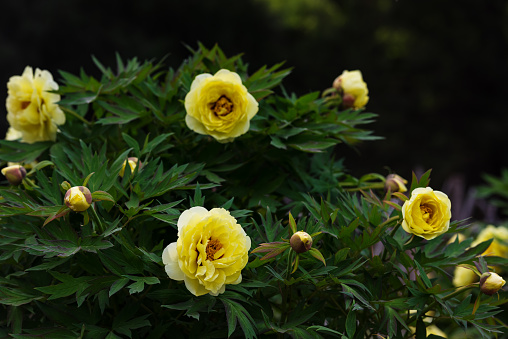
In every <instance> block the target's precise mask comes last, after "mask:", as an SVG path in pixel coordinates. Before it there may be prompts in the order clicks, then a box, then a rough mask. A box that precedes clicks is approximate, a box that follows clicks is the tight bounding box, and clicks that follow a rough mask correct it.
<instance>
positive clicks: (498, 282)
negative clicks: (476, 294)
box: [480, 272, 506, 295]
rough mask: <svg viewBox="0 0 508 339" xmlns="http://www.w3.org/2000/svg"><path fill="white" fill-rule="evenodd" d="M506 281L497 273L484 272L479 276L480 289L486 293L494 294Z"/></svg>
mask: <svg viewBox="0 0 508 339" xmlns="http://www.w3.org/2000/svg"><path fill="white" fill-rule="evenodd" d="M505 283H506V281H504V279H503V278H501V277H500V276H499V274H497V273H492V272H485V273H483V274H482V275H481V277H480V290H481V291H482V292H483V293H484V294H486V295H493V294H496V293H497V292H498V291H499V290H500V289H501V287H503V286H504V284H505Z"/></svg>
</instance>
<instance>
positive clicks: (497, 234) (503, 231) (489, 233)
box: [471, 225, 508, 258]
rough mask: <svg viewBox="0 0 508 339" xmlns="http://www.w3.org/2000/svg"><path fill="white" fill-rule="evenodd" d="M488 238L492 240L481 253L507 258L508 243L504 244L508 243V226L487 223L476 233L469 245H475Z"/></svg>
mask: <svg viewBox="0 0 508 339" xmlns="http://www.w3.org/2000/svg"><path fill="white" fill-rule="evenodd" d="M489 239H494V240H492V243H491V244H490V246H489V247H488V248H487V249H486V250H485V252H483V253H482V255H484V256H497V257H503V258H508V245H506V244H507V243H508V228H506V227H502V226H501V227H494V226H492V225H489V226H487V227H485V228H484V229H483V230H482V231H481V232H480V233H479V234H478V236H477V237H476V239H475V241H473V242H472V243H471V246H476V245H478V244H480V243H482V242H484V241H487V240H489Z"/></svg>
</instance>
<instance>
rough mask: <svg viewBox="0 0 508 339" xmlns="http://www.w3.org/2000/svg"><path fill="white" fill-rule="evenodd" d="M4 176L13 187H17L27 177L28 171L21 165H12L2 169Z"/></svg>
mask: <svg viewBox="0 0 508 339" xmlns="http://www.w3.org/2000/svg"><path fill="white" fill-rule="evenodd" d="M2 174H3V175H4V176H5V177H6V178H7V180H8V181H9V183H10V184H11V185H13V186H17V185H19V184H21V182H22V181H23V179H24V178H25V177H26V169H25V168H24V167H23V166H21V165H12V166H8V167H4V168H2Z"/></svg>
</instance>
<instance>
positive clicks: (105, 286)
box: [0, 45, 508, 338]
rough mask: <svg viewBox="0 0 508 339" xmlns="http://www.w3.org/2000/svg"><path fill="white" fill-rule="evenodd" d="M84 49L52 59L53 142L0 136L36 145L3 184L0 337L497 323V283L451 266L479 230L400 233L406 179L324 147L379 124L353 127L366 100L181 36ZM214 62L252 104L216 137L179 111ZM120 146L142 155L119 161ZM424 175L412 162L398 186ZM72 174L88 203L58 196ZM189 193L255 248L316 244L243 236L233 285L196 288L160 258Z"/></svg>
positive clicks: (478, 328) (362, 136)
mask: <svg viewBox="0 0 508 339" xmlns="http://www.w3.org/2000/svg"><path fill="white" fill-rule="evenodd" d="M94 62H95V64H96V65H97V67H98V68H99V69H100V71H101V73H102V76H101V78H100V79H96V78H94V77H93V76H90V75H88V74H87V73H85V71H81V72H80V74H79V75H74V74H70V73H67V72H63V71H62V72H60V75H61V77H62V82H61V84H62V86H61V87H60V90H59V93H60V94H61V95H62V98H63V99H62V101H61V102H60V105H61V107H62V109H63V110H64V111H65V112H66V115H67V122H66V124H65V125H63V126H61V127H60V133H59V134H58V139H57V141H56V142H54V143H53V142H39V143H35V144H24V143H20V142H17V141H0V159H1V160H2V161H3V162H7V161H18V162H23V163H25V164H28V163H30V162H32V161H33V160H38V161H39V163H38V165H36V166H35V167H34V168H33V169H32V170H31V171H30V172H29V173H28V175H27V178H26V179H25V180H24V181H23V185H22V186H19V187H9V186H7V183H6V182H4V184H5V185H4V186H2V187H1V188H0V196H1V197H2V199H1V200H0V217H1V219H0V227H1V233H0V261H1V266H0V270H1V275H0V304H1V305H2V306H1V308H0V315H1V316H0V337H6V336H8V335H11V336H13V337H15V338H26V337H29V336H30V337H31V336H41V337H44V336H46V337H52V338H60V337H62V338H64V337H65V338H66V337H80V338H125V337H128V338H141V337H143V338H145V337H146V338H163V337H166V336H167V333H168V331H171V336H172V337H174V338H179V337H182V338H187V337H210V338H212V337H221V338H223V337H242V336H245V337H247V338H253V337H260V336H269V335H272V336H278V337H283V336H287V335H289V336H291V337H295V338H320V337H339V338H364V337H369V338H377V337H385V338H387V337H390V338H408V337H410V336H412V335H413V334H412V331H413V329H412V328H416V337H417V338H422V337H425V326H426V325H425V323H424V321H423V319H424V318H425V316H426V313H427V311H434V312H435V313H434V315H433V322H434V323H437V324H438V325H440V326H441V325H445V326H447V327H444V326H442V328H443V329H446V330H447V331H452V330H454V329H455V328H459V327H460V328H463V329H468V330H473V331H474V333H475V334H476V335H479V336H481V337H483V338H490V337H491V336H492V335H493V334H494V333H504V334H506V326H505V325H504V324H503V323H502V322H501V321H500V320H499V318H498V315H499V313H500V312H502V310H503V307H505V306H504V304H505V303H506V301H507V300H508V299H507V298H506V292H504V291H500V293H499V294H498V295H494V296H492V297H488V296H484V295H481V294H480V293H479V289H478V288H477V286H478V284H472V285H469V286H466V287H463V288H460V289H457V288H454V287H453V286H452V285H451V281H450V278H449V276H450V272H451V269H452V268H453V267H455V266H457V265H459V264H470V265H471V264H473V262H474V261H475V260H476V258H477V257H478V256H479V255H480V254H481V253H483V252H484V251H485V249H486V248H487V247H488V245H489V242H484V243H481V244H479V245H477V246H475V247H469V246H470V244H471V240H467V241H464V242H461V243H459V242H458V241H455V242H452V243H449V244H448V243H447V241H448V239H449V237H450V235H451V234H452V233H454V232H457V231H458V230H461V229H463V228H464V227H465V226H464V225H463V223H461V222H459V221H454V222H453V223H452V226H451V227H450V229H449V231H448V232H447V234H444V235H442V236H439V237H437V238H435V239H433V240H431V241H426V240H424V239H421V238H418V237H411V235H409V234H407V233H405V232H404V231H403V230H402V228H401V227H400V223H401V212H400V205H401V203H402V201H401V200H399V199H405V196H404V195H403V194H400V193H393V194H392V193H391V192H385V191H384V182H383V180H384V178H383V176H381V175H379V174H368V175H364V176H362V177H360V178H356V177H355V176H353V175H352V174H350V173H348V172H347V169H346V167H345V164H344V159H342V158H340V157H338V156H337V154H340V148H341V147H345V146H346V145H349V146H351V145H355V144H356V143H358V142H362V141H366V140H375V139H376V137H374V136H373V135H372V133H371V131H370V130H368V129H365V128H364V125H365V124H368V123H370V122H372V121H373V119H374V117H375V115H374V114H372V113H368V112H365V111H364V110H361V109H360V110H351V109H349V110H341V109H340V106H338V105H337V104H336V102H334V100H330V98H328V97H324V96H322V95H321V93H320V92H312V93H308V94H305V95H303V96H297V95H295V94H290V93H287V92H286V91H285V90H284V87H283V85H282V82H283V80H284V78H285V77H286V76H287V75H288V74H289V72H290V70H289V69H285V68H283V64H282V63H281V64H277V65H274V66H271V67H268V66H267V67H262V68H261V69H259V70H258V71H256V72H254V73H249V72H248V65H247V64H245V63H244V62H243V61H242V58H241V56H240V55H237V56H233V57H227V56H225V55H224V53H223V52H222V50H221V49H220V48H219V47H218V46H215V47H213V48H211V49H207V48H206V47H205V46H203V45H199V48H198V49H196V50H192V49H191V56H190V57H189V58H188V59H187V60H185V61H184V62H183V63H182V64H181V65H180V66H179V67H178V68H176V69H173V68H171V67H169V68H168V67H166V66H165V65H164V64H163V62H162V61H161V62H157V63H155V62H153V61H144V62H140V61H138V60H137V59H131V60H128V61H124V60H122V59H121V57H119V56H118V57H117V67H116V70H113V69H111V68H110V67H107V66H105V65H103V64H101V63H100V62H99V61H98V60H97V59H95V58H94ZM221 68H227V69H230V70H234V71H235V72H237V73H238V74H239V75H240V76H241V77H242V79H243V83H244V84H245V86H246V87H247V89H248V90H249V92H250V93H251V94H252V95H253V96H254V97H255V98H256V99H257V100H258V101H259V106H260V109H259V113H258V114H257V115H256V116H255V117H254V118H253V120H252V121H251V128H250V131H249V132H248V133H246V134H245V135H243V136H241V137H239V138H237V139H236V140H235V141H234V142H233V143H228V144H220V143H217V142H216V141H215V140H213V139H212V138H210V137H208V136H202V135H198V134H196V133H194V132H192V131H191V130H189V129H188V128H187V127H186V125H185V122H184V116H185V109H184V105H183V99H184V97H185V95H186V93H187V92H188V91H189V88H190V84H191V82H192V80H193V79H194V77H195V76H196V75H198V74H201V73H203V72H208V73H215V72H216V71H217V70H219V69H221ZM342 144H344V145H342ZM128 156H133V157H137V158H138V159H140V161H141V162H142V164H143V167H140V166H138V167H137V168H135V169H134V170H131V169H130V168H129V166H126V167H125V173H124V175H123V177H119V176H118V173H119V172H120V170H121V169H122V165H123V163H124V161H125V160H126V159H127V157H128ZM429 175H430V171H429V172H427V173H426V174H424V175H423V176H422V177H421V178H416V176H414V175H413V180H412V183H411V186H410V187H411V189H414V188H416V187H425V186H427V185H428V182H429ZM76 185H83V186H87V187H88V188H89V189H90V191H91V192H92V197H93V198H94V202H93V204H92V206H91V207H90V208H89V209H88V210H87V211H86V212H82V213H75V212H69V213H64V209H65V205H64V204H63V196H64V194H65V191H66V188H67V187H69V186H76ZM192 206H205V207H207V208H213V207H224V208H226V209H228V210H230V211H231V214H232V215H233V216H234V217H235V218H237V220H238V221H239V223H240V224H241V225H242V226H243V227H244V230H245V231H246V233H247V234H248V235H249V236H250V238H251V240H252V242H253V247H252V248H253V249H254V248H255V247H258V246H259V245H261V244H263V243H265V244H266V243H277V242H280V243H284V244H285V240H287V239H289V238H290V237H291V234H292V233H293V231H294V230H304V231H306V232H307V233H309V234H312V237H313V249H315V250H313V251H309V252H306V253H303V254H299V255H298V256H295V253H294V252H293V251H292V250H289V249H288V246H286V245H284V246H282V247H283V248H284V250H282V251H280V253H276V254H278V255H272V256H271V257H269V258H266V259H265V260H262V259H263V258H262V257H263V256H264V255H265V254H263V253H251V254H250V260H249V263H248V265H247V267H246V268H245V269H244V270H243V271H242V275H243V281H242V283H241V284H238V285H228V286H227V288H226V292H224V293H223V294H220V295H219V296H217V297H214V296H211V295H204V296H200V297H195V296H193V295H191V294H190V293H189V292H188V291H187V289H186V288H185V285H184V284H183V283H181V282H177V281H174V280H171V279H169V278H168V276H167V274H166V273H165V271H164V265H163V263H162V259H161V254H162V251H163V249H164V247H165V246H166V245H167V244H169V243H171V242H173V241H175V240H176V237H177V226H176V223H177V220H178V217H179V215H180V213H181V212H182V211H183V210H186V209H188V208H189V207H192ZM67 212H68V211H67ZM64 214H65V215H64ZM293 217H294V218H293ZM286 249H287V250H286ZM272 254H273V253H272ZM486 260H487V262H488V263H489V264H495V265H506V264H507V260H506V259H503V258H497V257H491V258H487V259H486ZM411 310H416V311H417V312H416V313H411V312H410V311H411ZM450 320H452V322H450ZM503 331H504V332H503Z"/></svg>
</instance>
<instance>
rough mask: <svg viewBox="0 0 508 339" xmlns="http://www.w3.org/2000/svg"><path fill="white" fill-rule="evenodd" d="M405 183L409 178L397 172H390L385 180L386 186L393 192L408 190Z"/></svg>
mask: <svg viewBox="0 0 508 339" xmlns="http://www.w3.org/2000/svg"><path fill="white" fill-rule="evenodd" d="M405 184H407V180H406V179H404V178H402V177H401V176H399V175H397V174H388V176H387V177H386V181H385V188H386V190H390V191H391V192H401V193H404V192H406V191H407V188H406V185H405Z"/></svg>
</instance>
